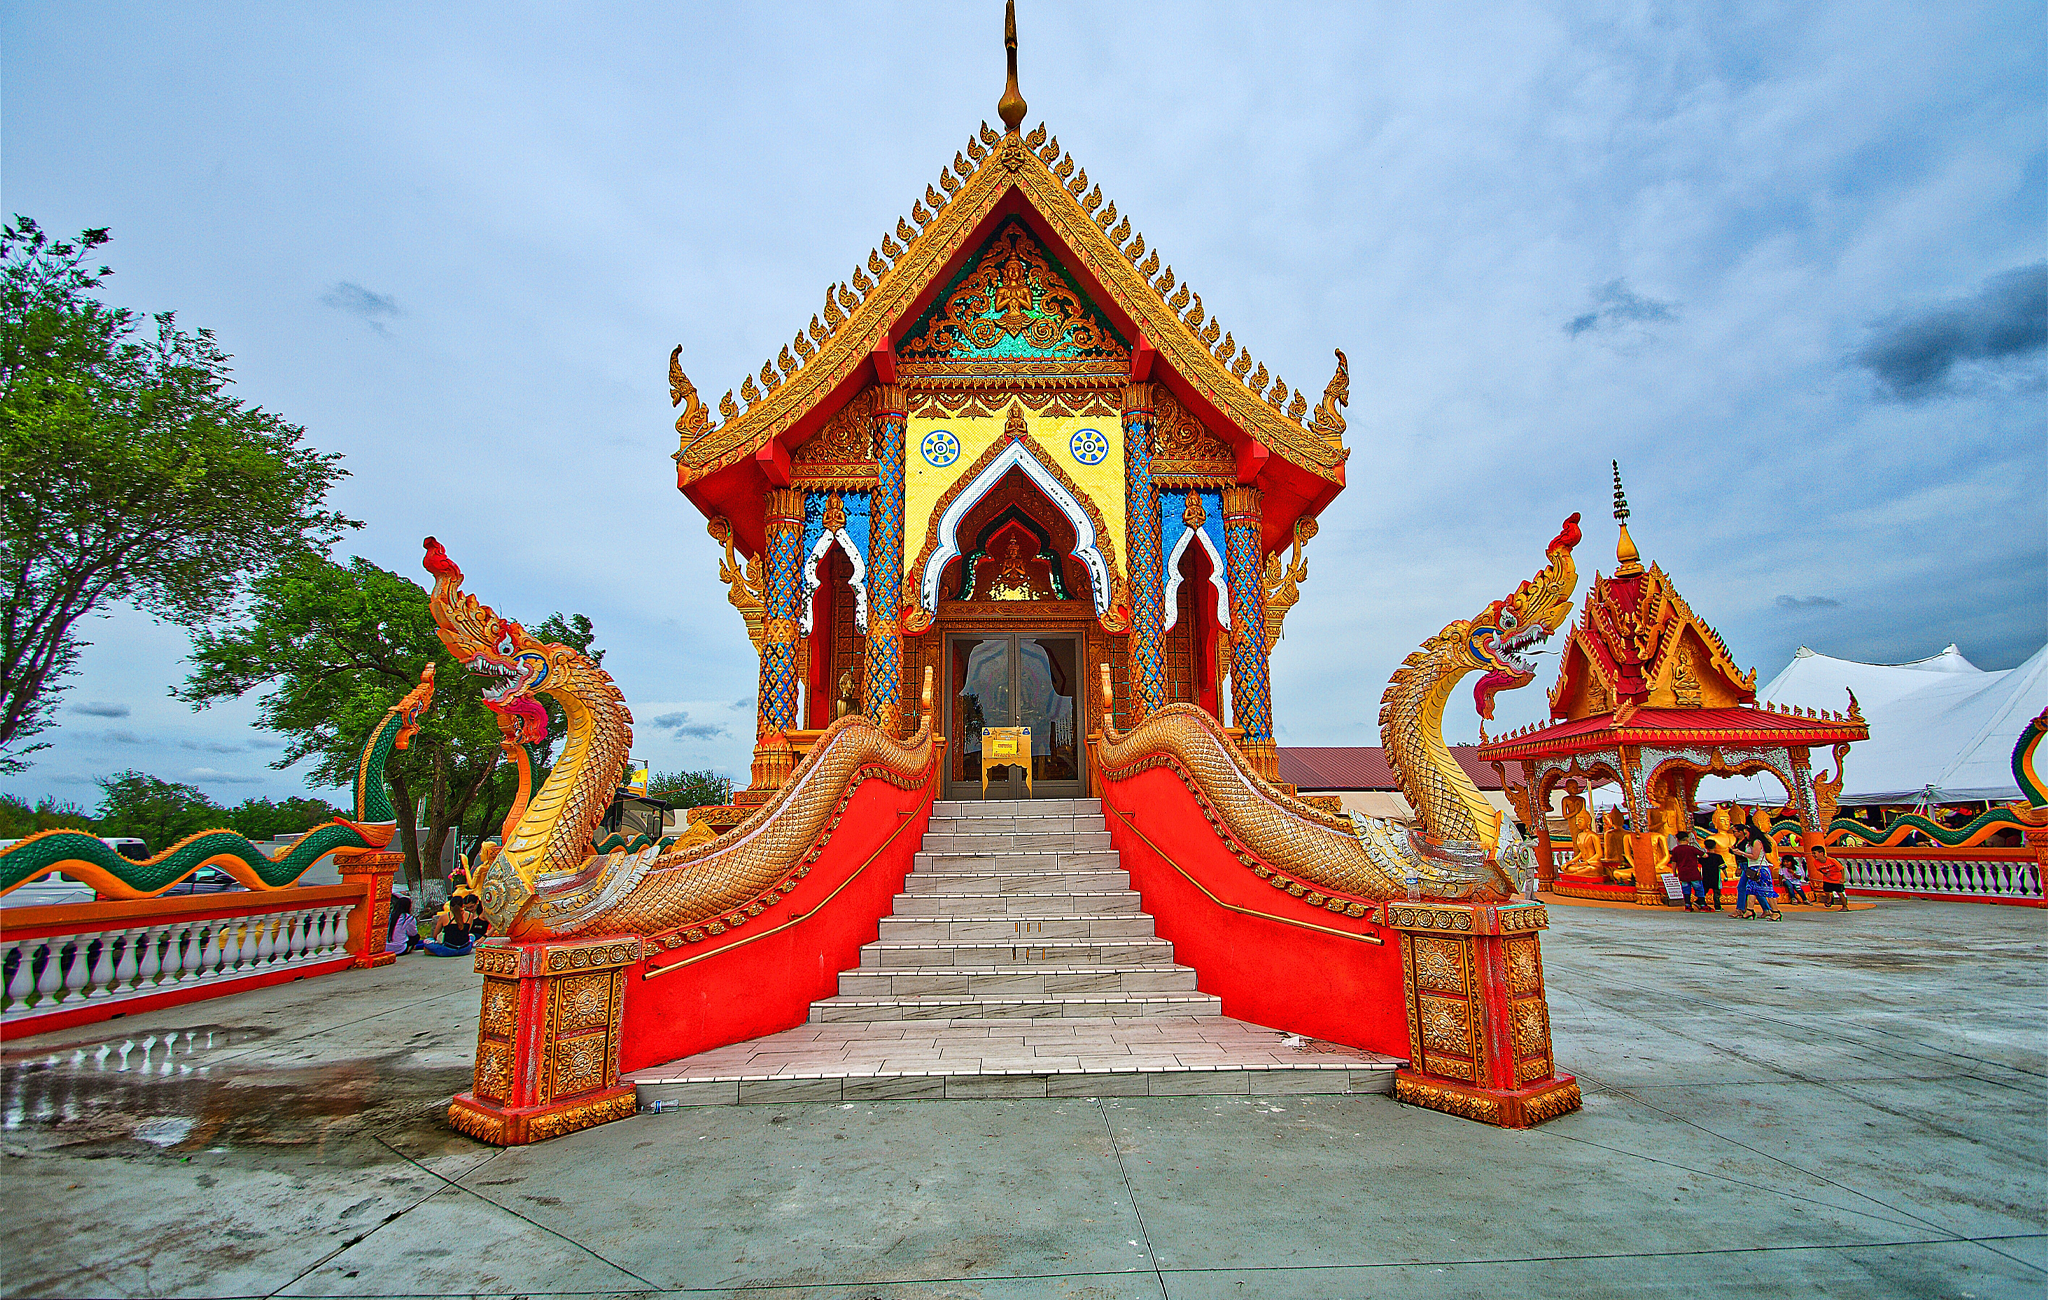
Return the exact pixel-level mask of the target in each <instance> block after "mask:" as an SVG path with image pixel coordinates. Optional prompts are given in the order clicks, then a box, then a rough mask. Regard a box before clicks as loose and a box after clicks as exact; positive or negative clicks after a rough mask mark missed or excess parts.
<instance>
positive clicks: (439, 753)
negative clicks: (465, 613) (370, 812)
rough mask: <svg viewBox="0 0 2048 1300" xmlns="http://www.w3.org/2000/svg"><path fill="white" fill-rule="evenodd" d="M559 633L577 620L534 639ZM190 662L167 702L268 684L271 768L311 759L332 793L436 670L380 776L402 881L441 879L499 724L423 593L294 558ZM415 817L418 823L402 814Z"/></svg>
mask: <svg viewBox="0 0 2048 1300" xmlns="http://www.w3.org/2000/svg"><path fill="white" fill-rule="evenodd" d="M577 618H578V619H579V620H580V621H581V625H582V627H584V628H585V629H587V628H588V627H589V620H588V619H582V618H581V616H580V615H579V616H577ZM558 626H559V627H564V628H569V627H571V626H572V623H571V621H569V620H564V619H562V617H561V616H560V615H556V616H554V617H553V618H551V619H548V620H544V621H543V622H541V623H540V624H539V625H537V628H536V631H539V632H546V631H547V630H548V629H550V628H554V627H558ZM191 661H192V663H193V664H194V665H196V667H195V670H194V671H193V672H192V674H191V675H190V676H189V677H188V678H187V679H186V681H185V684H184V685H183V686H182V687H180V688H178V689H177V690H176V691H175V692H173V693H174V694H175V695H176V696H177V697H178V698H180V699H183V700H185V701H186V702H188V703H190V704H191V705H192V706H193V707H194V708H195V709H197V708H205V707H206V706H207V705H209V704H212V703H213V702H215V701H216V700H223V699H231V698H235V697H238V696H241V695H244V694H247V693H248V692H250V691H252V690H255V689H257V688H259V687H268V688H269V690H268V692H267V693H266V694H264V695H263V696H261V697H260V698H259V699H258V701H257V704H258V710H259V717H260V725H262V726H264V727H267V728H269V729H270V730H272V731H275V732H278V733H279V734H281V735H283V736H285V737H286V738H287V740H288V742H289V743H288V745H287V747H286V749H285V752H284V754H283V755H282V756H281V757H280V758H279V759H278V760H277V761H276V762H275V763H273V764H272V766H273V767H279V768H284V767H289V766H291V765H292V764H294V763H297V762H299V761H300V760H302V759H307V758H311V759H314V760H315V763H314V766H313V769H312V772H311V774H310V778H309V779H310V780H311V781H312V782H313V783H314V784H317V785H330V786H348V785H350V784H352V783H353V781H354V780H355V771H356V763H357V761H358V759H359V758H360V756H361V753H362V746H363V742H364V741H365V740H366V739H367V738H368V737H369V735H370V732H371V731H372V730H373V729H374V728H375V727H376V726H377V724H378V723H379V722H380V721H382V720H383V717H384V714H385V711H386V710H388V709H389V708H390V707H391V706H392V705H394V704H396V703H398V701H399V699H400V698H401V697H403V696H404V695H405V693H406V692H407V691H410V690H411V689H412V688H413V687H414V686H417V685H418V684H419V678H420V670H421V669H423V668H424V667H425V666H426V665H427V664H429V663H432V664H433V665H434V672H435V687H436V689H435V696H434V707H433V708H432V709H431V710H429V711H428V713H427V714H426V716H425V717H424V718H423V719H422V720H421V726H420V731H419V734H418V735H416V736H414V737H413V739H412V743H411V745H410V746H409V747H408V748H407V749H406V750H405V751H404V752H402V753H400V752H394V753H393V754H392V756H391V761H390V763H389V764H388V765H387V766H386V769H385V773H386V775H387V776H388V777H389V779H390V781H391V792H392V795H393V796H394V802H395V803H396V804H397V806H398V813H399V816H398V825H399V833H400V839H401V842H402V844H403V847H404V850H405V857H406V878H407V880H408V881H409V882H411V883H412V884H413V885H414V886H415V887H416V886H417V885H418V884H419V883H420V882H421V881H422V880H423V879H425V877H426V876H427V875H429V874H432V875H439V873H440V862H441V851H442V846H443V845H444V844H445V843H446V842H447V840H448V836H449V835H450V834H459V833H460V829H461V827H462V825H463V822H464V820H465V818H466V817H468V815H469V813H470V810H471V809H472V807H474V806H475V805H476V803H477V800H478V798H479V797H480V796H482V795H483V794H484V793H485V792H486V791H487V790H488V789H490V788H491V782H492V779H493V777H494V776H496V775H497V774H498V771H499V759H500V751H499V741H500V738H501V737H500V733H499V731H498V725H497V721H496V718H495V716H494V715H493V714H492V713H491V711H490V710H488V709H486V708H485V707H484V705H483V701H482V697H481V696H480V695H479V693H478V691H477V689H476V687H475V686H474V685H473V684H472V683H471V682H470V680H469V678H468V676H467V674H466V673H465V672H464V670H463V668H462V665H461V664H459V663H457V662H456V661H455V659H454V657H453V656H451V655H450V654H449V653H448V651H447V649H446V648H445V647H443V646H442V644H441V641H440V638H439V637H438V636H436V635H435V632H434V618H433V614H432V611H431V610H430V609H429V608H428V605H427V593H426V592H425V591H424V590H422V589H421V588H420V587H419V586H418V585H417V584H415V583H413V582H410V581H408V580H406V579H405V578H403V577H400V576H399V575H398V574H396V573H393V572H391V571H390V570H388V569H381V568H379V567H377V566H376V565H374V564H372V563H370V562H369V561H368V560H364V559H360V558H357V559H352V560H350V561H349V562H348V563H347V564H345V565H344V564H337V563H335V562H333V561H332V560H328V559H324V558H321V557H318V556H308V555H300V556H296V557H292V558H290V559H288V560H286V561H284V562H281V563H279V564H276V565H273V566H272V567H271V568H270V569H269V570H268V571H267V572H265V573H263V574H261V575H259V576H258V577H257V578H256V579H255V580H254V581H253V582H252V583H251V585H250V599H249V601H248V602H247V609H246V614H245V617H244V618H243V620H242V621H241V622H240V623H239V624H237V625H234V626H230V627H226V628H209V629H201V630H199V631H198V632H196V633H195V634H194V636H193V639H192V655H191ZM550 716H551V720H552V719H553V718H554V716H555V715H550ZM501 779H502V778H501ZM415 810H418V815H417V816H411V815H408V814H412V813H414V812H415ZM415 822H417V823H418V824H417V827H416V826H415ZM419 831H424V832H425V835H424V837H422V836H421V835H420V834H419V833H418V832H419Z"/></svg>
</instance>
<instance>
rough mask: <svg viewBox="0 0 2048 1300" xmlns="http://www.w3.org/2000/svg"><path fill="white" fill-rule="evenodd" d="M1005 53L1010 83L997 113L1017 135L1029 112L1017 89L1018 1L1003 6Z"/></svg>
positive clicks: (998, 104) (1011, 1)
mask: <svg viewBox="0 0 2048 1300" xmlns="http://www.w3.org/2000/svg"><path fill="white" fill-rule="evenodd" d="M1003 53H1004V54H1005V55H1007V56H1008V58H1009V63H1010V81H1009V84H1008V85H1006V86H1004V87H1003V97H1002V98H1001V99H999V100H997V101H996V112H997V113H999V114H1001V115H1002V119H1003V126H1004V127H1005V128H1006V129H1007V130H1008V131H1009V132H1010V134H1012V135H1015V134H1016V133H1017V131H1018V129H1019V128H1020V127H1022V126H1023V125H1024V114H1025V113H1026V112H1027V111H1028V110H1029V105H1027V104H1025V102H1024V94H1023V92H1022V91H1020V90H1018V89H1017V0H1007V3H1005V4H1004V5H1003Z"/></svg>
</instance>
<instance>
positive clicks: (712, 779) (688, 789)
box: [647, 768, 732, 808]
mask: <svg viewBox="0 0 2048 1300" xmlns="http://www.w3.org/2000/svg"><path fill="white" fill-rule="evenodd" d="M647 793H648V796H649V797H650V798H654V799H659V800H661V801H663V802H664V803H672V804H674V805H675V806H676V807H678V808H701V807H703V806H704V805H706V804H723V803H731V802H732V778H731V777H727V776H720V775H719V774H718V773H717V772H714V771H712V770H711V769H710V768H706V769H705V770H703V771H702V772H654V773H651V774H649V776H648V778H647Z"/></svg>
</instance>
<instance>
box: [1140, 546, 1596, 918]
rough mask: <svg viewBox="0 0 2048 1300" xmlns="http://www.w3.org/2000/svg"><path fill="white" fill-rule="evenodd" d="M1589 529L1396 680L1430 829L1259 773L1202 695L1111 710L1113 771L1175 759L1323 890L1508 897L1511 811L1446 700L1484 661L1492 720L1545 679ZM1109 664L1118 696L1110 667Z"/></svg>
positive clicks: (1242, 827) (1385, 730) (1481, 690)
mask: <svg viewBox="0 0 2048 1300" xmlns="http://www.w3.org/2000/svg"><path fill="white" fill-rule="evenodd" d="M1579 536H1580V534H1579V517H1578V516H1577V515H1576V514H1575V515H1573V516H1572V517H1571V518H1569V519H1567V520H1565V523H1564V528H1563V529H1562V531H1560V532H1559V533H1558V535H1557V537H1556V538H1555V539H1554V540H1553V541H1552V542H1551V543H1550V545H1549V547H1547V548H1546V551H1547V555H1546V559H1547V561H1548V562H1547V563H1546V564H1545V565H1544V567H1543V568H1542V569H1541V570H1539V571H1538V572H1537V574H1536V576H1535V577H1533V578H1531V579H1529V580H1528V581H1527V582H1524V583H1523V584H1522V585H1521V586H1519V587H1517V588H1516V589H1515V590H1514V591H1513V592H1511V593H1510V594H1509V595H1507V596H1506V597H1504V598H1503V599H1500V600H1496V601H1494V602H1493V603H1491V604H1489V605H1488V606H1487V607H1486V608H1485V609H1483V610H1481V611H1480V612H1479V613H1478V614H1477V615H1476V616H1474V617H1473V618H1469V619H1460V620H1459V621H1457V622H1455V623H1451V624H1449V625H1447V626H1446V627H1445V628H1444V629H1443V630H1442V631H1441V632H1438V633H1437V634H1436V635H1435V636H1433V637H1431V638H1429V639H1428V640H1427V641H1425V642H1423V643H1422V646H1421V648H1420V649H1418V650H1416V651H1415V652H1414V653H1413V654H1411V655H1409V656H1408V657H1407V659H1405V660H1403V661H1402V663H1401V666H1400V668H1398V669H1397V670H1395V672H1394V676H1393V678H1392V680H1390V681H1389V682H1388V683H1387V690H1386V694H1385V695H1383V696H1382V697H1381V699H1380V740H1381V743H1382V744H1383V745H1385V746H1386V752H1387V757H1388V760H1389V761H1390V762H1391V764H1392V766H1393V768H1394V772H1395V774H1396V777H1397V779H1398V780H1399V782H1400V786H1401V793H1402V794H1404V795H1405V796H1407V799H1408V803H1409V806H1410V807H1412V808H1413V809H1414V810H1415V814H1416V817H1417V819H1418V820H1419V821H1420V822H1421V828H1420V830H1417V831H1411V830H1409V829H1408V828H1406V827H1404V826H1402V825H1400V824H1399V823H1396V822H1390V821H1386V820H1383V819H1381V818H1377V817H1361V816H1359V815H1357V814H1355V813H1354V814H1345V815H1340V814H1335V813H1329V812H1325V811H1323V810H1322V809H1320V808H1316V807H1312V806H1311V805H1309V804H1306V803H1303V802H1302V801H1300V800H1298V799H1293V798H1290V797H1288V796H1287V795H1286V794H1284V793H1283V792H1281V791H1280V790H1278V789H1276V788H1274V787H1273V786H1272V785H1270V784H1268V783H1267V782H1266V781H1265V780H1263V779H1262V778H1260V777H1259V776H1258V775H1257V773H1255V772H1253V771H1252V769H1251V767H1250V766H1249V765H1248V764H1247V763H1246V762H1245V760H1244V757H1243V755H1242V754H1241V753H1240V752H1239V751H1238V750H1237V748H1236V747H1235V746H1234V745H1232V744H1230V743H1229V742H1228V740H1227V738H1226V737H1225V735H1224V733H1223V730H1222V726H1221V724H1220V723H1219V722H1218V721H1217V720H1216V719H1215V718H1214V717H1213V716H1211V715H1210V714H1209V713H1207V712H1206V711H1204V710H1202V709H1200V708H1198V707H1196V706H1194V705H1192V704H1172V705H1168V706H1167V707H1166V708H1164V709H1161V710H1159V711H1158V712H1157V713H1154V714H1152V715H1151V716H1150V717H1148V718H1146V719H1144V720H1143V721H1141V722H1139V723H1138V724H1137V725H1136V726H1134V727H1132V728H1131V729H1130V730H1129V731H1118V730H1116V729H1115V727H1114V726H1113V725H1112V724H1111V723H1110V722H1108V721H1107V720H1105V722H1104V724H1103V728H1102V748H1101V751H1100V752H1101V755H1102V761H1103V765H1104V770H1105V772H1106V773H1107V774H1108V775H1109V776H1111V777H1112V778H1115V779H1122V778H1124V777H1126V776H1130V775H1134V774H1136V773H1137V772H1140V771H1143V770H1144V769H1145V768H1147V767H1152V766H1157V765H1160V764H1168V765H1171V766H1172V767H1174V768H1175V769H1176V770H1177V771H1178V772H1179V773H1180V775H1181V777H1182V779H1183V780H1184V781H1186V782H1187V784H1188V786H1189V788H1190V789H1191V790H1192V791H1193V792H1194V793H1195V795H1196V797H1197V798H1198V799H1199V800H1200V801H1201V802H1202V803H1203V804H1204V805H1205V810H1206V811H1208V812H1210V813H1211V814H1212V815H1213V817H1214V818H1215V820H1216V821H1217V823H1218V825H1219V828H1221V829H1227V830H1228V832H1229V833H1230V835H1231V836H1232V837H1234V838H1235V839H1237V840H1238V841H1239V842H1240V843H1241V844H1242V845H1243V849H1244V851H1245V853H1246V855H1247V856H1248V858H1251V857H1255V858H1257V859H1260V860H1262V861H1263V862H1266V863H1271V864H1274V865H1275V866H1279V865H1281V864H1285V865H1286V868H1287V869H1288V870H1290V871H1291V872H1293V873H1294V874H1295V875H1298V876H1300V877H1301V880H1302V881H1303V882H1305V885H1306V887H1311V888H1313V889H1315V890H1317V891H1331V892H1333V893H1336V894H1340V895H1348V896H1349V897H1350V898H1351V899H1353V900H1369V901H1371V902H1375V903H1376V902H1381V901H1384V900H1386V899H1389V898H1397V897H1403V896H1405V895H1406V894H1407V892H1408V890H1409V887H1410V882H1411V881H1413V882H1415V885H1416V887H1417V888H1419V890H1420V893H1421V894H1422V896H1423V897H1426V898H1436V899H1467V900H1471V901H1475V902H1486V901H1495V900H1499V899H1505V898H1507V897H1509V896H1511V895H1512V894H1513V892H1514V884H1513V882H1512V881H1511V880H1510V879H1509V878H1508V876H1507V875H1506V873H1504V872H1503V871H1502V870H1501V868H1500V865H1499V864H1498V862H1496V861H1495V859H1494V856H1493V853H1492V850H1493V849H1494V848H1495V846H1496V845H1497V844H1498V842H1499V834H1500V814H1499V813H1498V812H1496V811H1495V810H1494V809H1493V807H1492V806H1491V805H1489V804H1488V803H1487V802H1486V798H1485V796H1483V795H1481V794H1480V793H1479V789H1478V787H1477V786H1475V785H1474V784H1473V783H1472V779H1471V778H1470V777H1469V776H1467V775H1466V774H1465V769H1464V768H1462V767H1460V766H1459V765H1458V761H1457V760H1456V759H1455V758H1453V757H1451V752H1450V749H1449V747H1448V746H1447V745H1446V744H1445V743H1444V738H1443V714H1444V705H1445V704H1446V703H1447V702H1448V701H1449V700H1450V697H1451V692H1452V691H1453V690H1454V689H1455V688H1456V687H1457V685H1458V683H1459V681H1461V680H1462V679H1463V678H1464V677H1465V676H1467V675H1468V674H1470V673H1474V672H1477V673H1481V674H1482V676H1481V677H1480V679H1479V681H1478V683H1477V684H1476V686H1475V687H1474V690H1473V699H1474V702H1475V703H1476V704H1477V705H1478V708H1479V713H1480V716H1481V717H1486V718H1491V717H1492V716H1493V697H1494V696H1495V695H1496V694H1498V693H1499V692H1501V691H1503V690H1513V689H1515V688H1517V687H1521V686H1525V685H1527V684H1528V683H1529V682H1530V681H1532V680H1534V678H1535V674H1536V670H1535V668H1534V666H1533V665H1531V664H1530V663H1528V662H1527V661H1526V660H1524V659H1523V658H1522V657H1521V656H1522V654H1523V653H1524V652H1526V651H1528V650H1531V649H1533V648H1535V647H1536V646H1537V645H1540V644H1541V643H1542V642H1543V641H1545V640H1547V639H1548V638H1549V637H1550V636H1551V635H1552V634H1553V633H1555V632H1557V631H1558V630H1559V629H1561V628H1563V627H1564V626H1565V623H1566V620H1567V619H1569V618H1570V617H1571V611H1572V600H1571V596H1572V590H1573V588H1574V587H1575V586H1577V584H1578V569H1577V566H1576V565H1574V564H1573V562H1572V548H1573V547H1574V546H1576V545H1578V543H1579ZM1103 671H1104V679H1103V689H1104V691H1105V696H1106V693H1107V691H1108V689H1109V679H1108V676H1107V674H1108V669H1107V668H1106V667H1105V668H1104V670H1103ZM1104 714H1105V719H1107V718H1108V717H1110V716H1112V715H1110V714H1109V711H1108V708H1107V705H1105V709H1104ZM1275 883H1280V882H1278V881H1276V882H1275ZM1290 892H1305V890H1304V889H1303V888H1301V887H1297V888H1295V889H1291V890H1290ZM1310 896H1311V898H1312V899H1313V898H1315V897H1316V896H1317V895H1314V894H1312V895H1310ZM1323 905H1324V906H1328V907H1331V909H1332V910H1344V909H1346V908H1347V907H1349V908H1350V909H1352V914H1353V915H1361V914H1363V912H1364V911H1365V910H1366V909H1365V907H1364V906H1363V905H1361V904H1360V903H1359V902H1357V901H1353V902H1351V903H1349V904H1347V903H1345V901H1344V900H1343V899H1342V898H1331V899H1329V900H1328V901H1327V902H1326V903H1324V904H1323Z"/></svg>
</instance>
